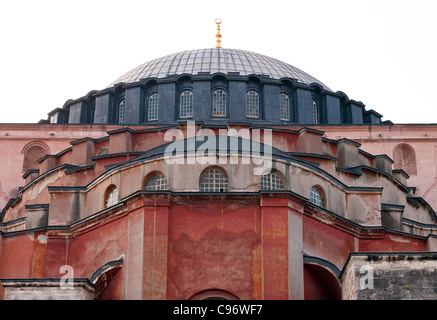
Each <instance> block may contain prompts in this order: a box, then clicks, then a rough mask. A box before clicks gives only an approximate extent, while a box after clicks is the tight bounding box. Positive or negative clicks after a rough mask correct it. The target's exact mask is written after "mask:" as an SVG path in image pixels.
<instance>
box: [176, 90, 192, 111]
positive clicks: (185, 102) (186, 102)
mask: <svg viewBox="0 0 437 320" xmlns="http://www.w3.org/2000/svg"><path fill="white" fill-rule="evenodd" d="M179 110H180V116H181V118H190V117H192V116H193V93H192V92H191V91H190V90H185V91H183V92H182V93H181V96H180V101H179Z"/></svg>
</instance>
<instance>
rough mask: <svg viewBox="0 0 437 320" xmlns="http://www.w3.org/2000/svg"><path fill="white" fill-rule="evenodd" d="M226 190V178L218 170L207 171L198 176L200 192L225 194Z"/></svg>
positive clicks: (224, 174)
mask: <svg viewBox="0 0 437 320" xmlns="http://www.w3.org/2000/svg"><path fill="white" fill-rule="evenodd" d="M228 189H229V182H228V176H227V174H226V172H224V171H223V170H222V169H220V168H210V169H207V170H205V171H204V172H203V173H202V175H201V176H200V191H201V192H227V191H228Z"/></svg>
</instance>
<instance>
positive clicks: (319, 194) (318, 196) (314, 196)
mask: <svg viewBox="0 0 437 320" xmlns="http://www.w3.org/2000/svg"><path fill="white" fill-rule="evenodd" d="M310 201H311V202H312V203H314V204H315V205H317V206H319V207H322V208H326V197H325V192H324V191H323V189H322V188H321V187H319V186H313V187H312V188H311V194H310Z"/></svg>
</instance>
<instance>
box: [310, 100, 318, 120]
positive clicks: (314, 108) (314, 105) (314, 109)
mask: <svg viewBox="0 0 437 320" xmlns="http://www.w3.org/2000/svg"><path fill="white" fill-rule="evenodd" d="M312 120H313V124H318V123H319V113H318V106H317V101H316V100H314V99H313V100H312Z"/></svg>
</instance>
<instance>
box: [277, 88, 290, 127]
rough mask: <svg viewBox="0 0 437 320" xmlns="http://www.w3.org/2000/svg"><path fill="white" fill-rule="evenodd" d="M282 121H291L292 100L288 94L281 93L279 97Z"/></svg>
mask: <svg viewBox="0 0 437 320" xmlns="http://www.w3.org/2000/svg"><path fill="white" fill-rule="evenodd" d="M279 103H280V109H281V110H280V111H281V120H283V121H290V98H289V97H288V94H286V93H281V94H280V96H279Z"/></svg>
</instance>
